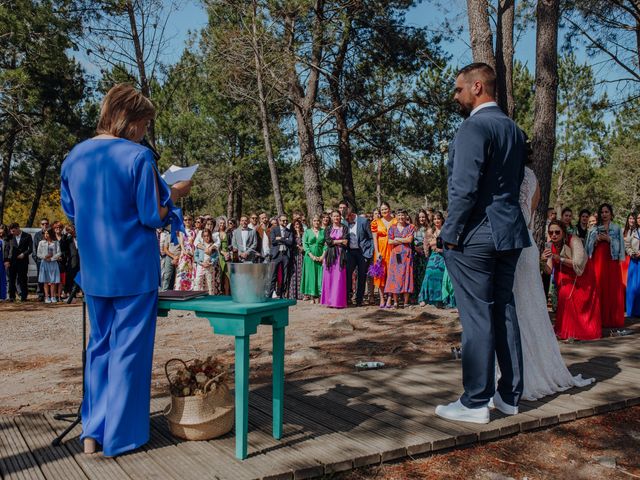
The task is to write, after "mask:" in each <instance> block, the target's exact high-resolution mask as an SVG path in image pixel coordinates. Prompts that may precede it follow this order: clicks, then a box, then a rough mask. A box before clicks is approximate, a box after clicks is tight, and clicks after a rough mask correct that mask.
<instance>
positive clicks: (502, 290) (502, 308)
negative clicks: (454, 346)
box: [444, 221, 522, 408]
mask: <svg viewBox="0 0 640 480" xmlns="http://www.w3.org/2000/svg"><path fill="white" fill-rule="evenodd" d="M520 252H521V249H516V250H508V251H497V250H496V248H495V245H494V242H493V237H492V235H491V226H490V225H489V223H488V221H485V222H484V223H482V224H481V225H479V226H478V227H477V228H476V229H475V230H473V231H472V232H471V233H470V235H469V236H468V237H467V238H466V239H465V241H464V245H463V246H462V247H459V248H455V249H453V250H447V249H445V251H444V256H445V262H446V265H447V269H448V270H449V276H450V277H451V281H452V283H453V287H454V291H455V292H456V301H457V303H458V310H459V311H460V322H461V323H462V383H463V386H464V393H463V394H462V396H461V397H460V401H461V402H462V404H463V405H464V406H465V407H468V408H480V407H484V406H486V405H487V403H488V402H489V400H490V399H491V397H492V396H493V395H494V393H495V389H496V386H495V359H496V357H497V359H498V364H499V365H500V373H501V377H500V380H499V381H498V391H499V392H500V396H501V397H502V399H503V400H504V401H505V402H507V403H508V404H510V405H518V402H519V401H520V396H521V395H522V346H521V344H520V328H519V326H518V317H517V315H516V307H515V302H514V298H513V280H514V277H515V271H516V265H517V263H518V258H519V257H520Z"/></svg>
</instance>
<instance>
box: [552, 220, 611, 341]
mask: <svg viewBox="0 0 640 480" xmlns="http://www.w3.org/2000/svg"><path fill="white" fill-rule="evenodd" d="M547 233H548V235H549V238H550V239H551V240H550V241H549V242H547V245H546V248H545V250H544V251H543V252H542V259H543V260H545V261H546V262H545V265H544V269H545V272H546V273H547V274H549V275H551V273H552V272H553V276H554V281H555V284H556V285H557V289H558V310H557V312H556V322H555V326H554V330H555V332H556V335H557V336H558V337H559V338H561V339H563V340H566V339H569V338H574V339H576V340H593V339H596V338H600V337H601V336H602V321H601V313H600V299H599V297H598V293H597V291H596V281H595V277H594V273H593V270H592V269H591V268H590V265H588V262H587V255H586V253H585V250H584V247H583V245H582V240H581V239H580V238H579V237H578V236H577V235H570V234H567V227H566V224H565V223H563V222H560V221H558V220H552V221H551V222H549V227H548V229H547Z"/></svg>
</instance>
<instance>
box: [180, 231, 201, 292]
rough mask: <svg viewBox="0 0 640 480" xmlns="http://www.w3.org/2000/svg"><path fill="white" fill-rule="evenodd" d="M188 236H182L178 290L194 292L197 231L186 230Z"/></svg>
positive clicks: (182, 234)
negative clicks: (194, 258)
mask: <svg viewBox="0 0 640 480" xmlns="http://www.w3.org/2000/svg"><path fill="white" fill-rule="evenodd" d="M185 231H186V234H184V233H181V234H180V243H181V247H182V248H181V251H180V258H179V259H178V266H177V267H176V286H175V289H176V290H183V291H188V290H193V285H194V281H195V278H196V269H195V263H194V261H193V256H194V254H195V251H196V247H195V241H196V234H197V232H196V230H195V229H193V230H189V229H186V230H185Z"/></svg>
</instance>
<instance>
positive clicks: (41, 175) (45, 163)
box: [25, 158, 50, 227]
mask: <svg viewBox="0 0 640 480" xmlns="http://www.w3.org/2000/svg"><path fill="white" fill-rule="evenodd" d="M38 160H39V162H38V164H39V165H38V176H37V178H36V191H35V194H34V196H33V200H32V201H31V210H30V211H29V218H28V219H27V223H26V224H25V227H32V226H33V222H34V221H35V219H36V215H37V214H38V207H39V206H40V199H41V198H42V192H43V190H44V181H45V178H46V176H47V169H48V168H49V163H50V160H49V158H39V159H38Z"/></svg>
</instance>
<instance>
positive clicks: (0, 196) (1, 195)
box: [0, 125, 18, 224]
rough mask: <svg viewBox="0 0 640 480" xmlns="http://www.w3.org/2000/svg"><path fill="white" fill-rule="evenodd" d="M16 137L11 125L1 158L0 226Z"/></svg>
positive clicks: (14, 128) (14, 129) (2, 221)
mask: <svg viewBox="0 0 640 480" xmlns="http://www.w3.org/2000/svg"><path fill="white" fill-rule="evenodd" d="M17 135H18V132H17V129H16V126H15V125H13V126H12V128H11V129H10V130H9V133H8V135H7V140H6V142H5V152H4V155H3V156H2V173H1V175H0V224H2V223H4V211H5V208H6V201H7V190H8V188H9V176H10V173H11V161H12V160H13V149H14V147H15V144H16V137H17Z"/></svg>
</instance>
